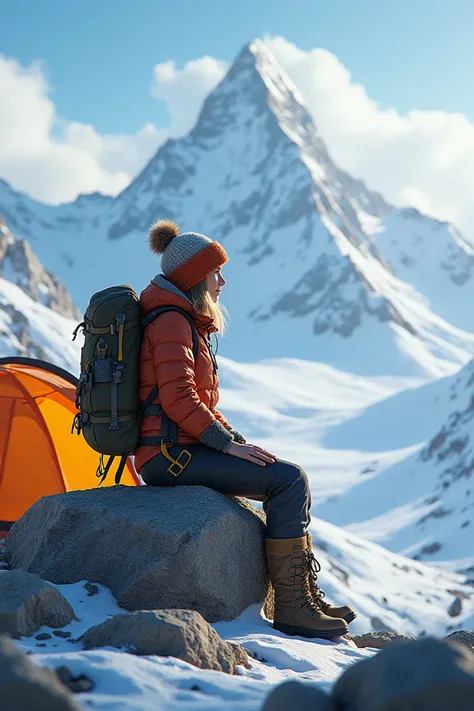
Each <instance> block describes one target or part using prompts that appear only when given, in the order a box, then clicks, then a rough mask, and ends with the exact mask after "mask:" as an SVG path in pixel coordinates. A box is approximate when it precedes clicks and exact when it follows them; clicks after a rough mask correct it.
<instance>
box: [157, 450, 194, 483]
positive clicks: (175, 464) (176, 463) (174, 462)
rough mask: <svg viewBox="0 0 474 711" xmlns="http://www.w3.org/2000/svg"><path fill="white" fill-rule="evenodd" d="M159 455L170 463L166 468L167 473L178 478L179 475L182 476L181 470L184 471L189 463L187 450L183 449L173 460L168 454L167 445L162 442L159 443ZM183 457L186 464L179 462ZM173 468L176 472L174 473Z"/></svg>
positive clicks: (189, 458) (189, 455)
mask: <svg viewBox="0 0 474 711" xmlns="http://www.w3.org/2000/svg"><path fill="white" fill-rule="evenodd" d="M161 454H162V455H163V456H164V457H166V459H167V460H168V461H169V462H171V465H170V466H169V467H168V471H169V473H170V474H172V475H173V476H179V475H180V474H182V472H183V469H185V468H186V467H187V466H188V464H189V462H190V461H191V452H188V450H187V449H183V450H182V451H181V453H180V455H179V457H178V458H177V459H173V457H172V456H171V455H170V453H169V452H168V449H167V445H166V444H165V443H164V442H162V443H161ZM183 455H185V457H186V462H185V463H184V464H182V463H181V462H180V461H179V460H180V459H181V457H182V456H183ZM174 467H177V468H178V471H174V470H173V468H174Z"/></svg>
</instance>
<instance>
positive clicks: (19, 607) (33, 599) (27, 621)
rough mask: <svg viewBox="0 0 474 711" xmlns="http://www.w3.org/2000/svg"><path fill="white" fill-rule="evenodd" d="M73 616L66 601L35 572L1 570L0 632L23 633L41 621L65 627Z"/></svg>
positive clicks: (19, 634) (33, 630) (36, 627)
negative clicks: (34, 573)
mask: <svg viewBox="0 0 474 711" xmlns="http://www.w3.org/2000/svg"><path fill="white" fill-rule="evenodd" d="M73 620H74V610H73V609H72V607H71V605H70V604H69V603H68V601H67V600H66V599H65V598H64V597H63V596H62V595H61V593H60V592H59V590H57V589H56V588H55V587H53V586H52V585H49V583H47V582H45V581H44V580H41V578H40V577H39V576H38V575H32V574H31V573H26V572H25V571H24V570H4V571H2V572H0V632H2V633H4V634H9V635H10V636H11V637H22V636H24V635H25V636H27V635H30V634H31V633H32V632H36V630H38V629H39V628H40V627H42V625H46V626H47V627H65V626H66V625H68V624H69V623H70V622H72V621H73Z"/></svg>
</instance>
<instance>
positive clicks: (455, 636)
mask: <svg viewBox="0 0 474 711" xmlns="http://www.w3.org/2000/svg"><path fill="white" fill-rule="evenodd" d="M446 641H447V642H457V643H458V644H464V645H465V646H466V647H468V648H469V649H470V650H471V652H474V632H472V631H471V630H458V631H457V632H451V634H449V635H448V636H447V637H446Z"/></svg>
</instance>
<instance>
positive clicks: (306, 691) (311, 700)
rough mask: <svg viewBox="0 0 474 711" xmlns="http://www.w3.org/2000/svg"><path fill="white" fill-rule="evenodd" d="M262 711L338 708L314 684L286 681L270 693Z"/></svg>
mask: <svg viewBox="0 0 474 711" xmlns="http://www.w3.org/2000/svg"><path fill="white" fill-rule="evenodd" d="M262 711H336V706H335V705H334V702H333V700H332V699H331V697H330V696H328V695H327V694H325V693H324V692H323V691H321V689H318V687H317V686H314V685H313V684H302V683H301V682H300V681H285V682H284V683H283V684H280V686H277V687H275V688H274V689H273V690H272V691H271V692H270V693H269V695H268V696H267V698H266V699H265V702H264V704H263V707H262Z"/></svg>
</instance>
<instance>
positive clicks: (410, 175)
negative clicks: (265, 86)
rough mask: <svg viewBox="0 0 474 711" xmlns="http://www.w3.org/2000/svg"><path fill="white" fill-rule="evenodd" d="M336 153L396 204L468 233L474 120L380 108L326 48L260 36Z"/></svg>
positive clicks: (473, 202)
mask: <svg viewBox="0 0 474 711" xmlns="http://www.w3.org/2000/svg"><path fill="white" fill-rule="evenodd" d="M265 41H266V43H267V45H268V46H269V47H270V49H271V50H272V51H273V52H274V54H275V55H276V57H277V59H278V60H279V62H280V64H281V65H282V66H283V67H284V68H285V69H286V71H287V72H288V74H289V76H290V78H291V79H292V80H293V82H294V83H295V85H296V86H297V87H298V89H299V90H300V92H301V94H302V95H303V97H304V99H305V101H306V103H307V106H308V109H309V110H310V112H311V114H312V116H313V118H314V119H315V122H316V125H317V127H318V129H319V131H320V134H321V136H322V137H323V139H324V140H325V141H326V144H327V145H328V148H329V150H330V153H331V155H332V156H333V158H334V159H335V161H336V162H337V163H338V164H339V165H340V167H341V168H344V169H345V170H347V171H348V172H350V173H351V174H353V175H354V176H356V177H359V178H362V179H364V180H365V181H366V182H367V184H368V185H369V187H371V188H372V189H375V190H378V191H379V192H381V193H382V194H383V195H384V196H385V197H386V198H387V199H388V200H390V201H392V202H394V203H395V204H399V205H404V204H411V205H414V206H415V207H418V209H420V210H421V211H423V212H427V213H430V214H432V215H435V216H436V217H439V218H441V219H449V220H451V221H453V222H455V223H456V224H457V225H458V226H460V227H461V228H462V229H463V230H464V232H465V234H466V237H469V236H470V237H471V239H474V199H473V198H474V181H473V179H472V178H473V166H474V125H473V124H472V123H470V122H469V121H468V119H467V118H466V116H464V115H462V114H459V113H448V112H446V111H420V110H416V109H414V110H412V111H409V112H408V113H407V114H405V115H402V114H400V113H398V112H397V111H396V110H395V109H393V108H390V109H383V108H381V107H380V106H379V105H378V104H377V102H376V101H374V100H373V99H371V98H370V97H369V95H368V94H367V91H366V89H365V88H364V87H363V86H362V85H360V84H356V83H354V82H353V81H352V77H351V75H350V72H349V71H348V70H347V69H346V67H345V66H344V65H343V64H342V63H341V62H340V61H339V59H338V58H337V57H336V56H334V55H333V54H331V53H330V52H328V51H326V50H323V49H314V50H312V51H308V52H306V51H303V50H301V49H299V48H298V47H296V46H295V45H294V44H292V43H290V42H287V41H286V40H285V39H284V38H283V37H270V38H266V40H265Z"/></svg>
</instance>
